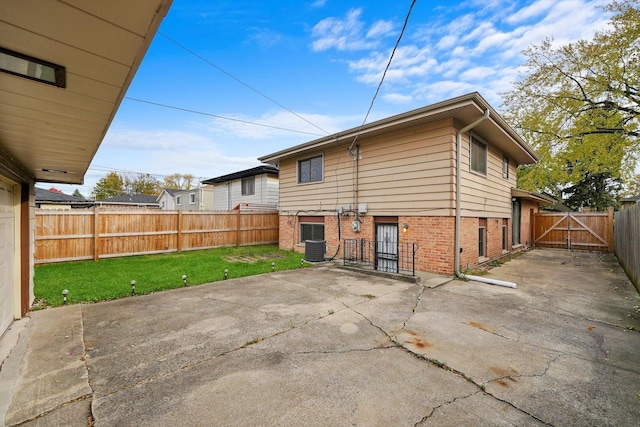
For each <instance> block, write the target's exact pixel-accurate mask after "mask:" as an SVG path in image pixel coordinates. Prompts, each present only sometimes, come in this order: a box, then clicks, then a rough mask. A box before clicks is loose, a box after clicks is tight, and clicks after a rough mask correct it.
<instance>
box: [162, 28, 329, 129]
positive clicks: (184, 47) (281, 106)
mask: <svg viewBox="0 0 640 427" xmlns="http://www.w3.org/2000/svg"><path fill="white" fill-rule="evenodd" d="M158 34H160V35H161V36H162V37H164V38H166V39H167V40H169V41H170V42H171V43H173V44H175V45H176V46H178V47H180V48H181V49H184V50H185V51H186V52H188V53H190V54H191V55H193V56H195V57H196V58H198V59H200V60H201V61H203V62H205V63H206V64H208V65H210V66H212V67H213V68H215V69H216V70H218V71H220V72H221V73H223V74H226V75H227V76H228V77H230V78H232V79H233V80H235V81H237V82H238V83H240V84H241V85H243V86H245V87H246V88H248V89H250V90H252V91H254V92H255V93H257V94H258V95H260V96H262V97H263V98H265V99H267V100H269V101H271V102H272V103H274V104H276V105H277V106H278V107H280V108H282V109H284V110H286V111H288V112H290V113H291V114H293V115H294V116H296V117H298V118H299V119H301V120H304V121H305V122H307V123H308V124H310V125H311V126H313V127H315V128H316V129H319V130H321V131H322V132H324V133H325V134H327V135H328V134H329V132H327V131H326V130H324V129H322V128H321V127H320V126H318V125H316V124H315V123H313V122H311V121H310V120H308V119H306V118H304V117H302V116H301V115H300V114H298V113H296V112H295V111H293V110H291V109H289V108H287V107H285V106H284V105H282V104H281V103H279V102H278V101H276V100H275V99H273V98H271V97H270V96H268V95H266V94H264V93H263V92H261V91H259V90H258V89H256V88H254V87H253V86H251V85H250V84H248V83H245V82H244V81H242V80H240V79H239V78H238V77H236V76H234V75H233V74H231V73H230V72H228V71H226V70H224V69H222V68H220V67H219V66H217V65H216V64H214V63H213V62H211V61H209V60H208V59H207V58H205V57H203V56H202V55H199V54H198V53H196V52H194V51H193V50H191V49H189V48H188V47H186V46H185V45H183V44H181V43H179V42H177V41H176V40H174V39H172V38H171V37H169V36H168V35H166V34H164V33H162V32H160V31H158ZM303 133H306V132H303ZM310 135H313V134H310Z"/></svg>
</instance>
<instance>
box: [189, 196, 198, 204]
mask: <svg viewBox="0 0 640 427" xmlns="http://www.w3.org/2000/svg"><path fill="white" fill-rule="evenodd" d="M189 204H192V205H195V204H196V193H189Z"/></svg>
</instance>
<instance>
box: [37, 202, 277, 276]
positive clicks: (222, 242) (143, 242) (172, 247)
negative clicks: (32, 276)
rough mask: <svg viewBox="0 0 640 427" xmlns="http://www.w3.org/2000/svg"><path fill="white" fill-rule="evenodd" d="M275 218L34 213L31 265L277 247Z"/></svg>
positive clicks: (148, 212)
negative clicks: (211, 249)
mask: <svg viewBox="0 0 640 427" xmlns="http://www.w3.org/2000/svg"><path fill="white" fill-rule="evenodd" d="M278 229H279V221H278V213H277V212H249V211H242V212H241V211H240V210H237V211H229V212H227V211H215V212H213V211H212V212H202V211H197V212H196V211H193V212H191V211H187V212H183V211H162V210H139V211H132V210H127V211H120V210H100V209H96V210H80V209H77V210H76V209H72V210H66V211H55V210H48V209H36V232H35V246H36V248H35V252H36V253H35V263H36V264H42V263H50V262H62V261H77V260H86V259H94V260H98V259H100V258H111V257H121V256H130V255H142V254H156V253H163V252H180V251H187V250H194V249H207V248H216V247H222V246H248V245H259V244H267V243H278Z"/></svg>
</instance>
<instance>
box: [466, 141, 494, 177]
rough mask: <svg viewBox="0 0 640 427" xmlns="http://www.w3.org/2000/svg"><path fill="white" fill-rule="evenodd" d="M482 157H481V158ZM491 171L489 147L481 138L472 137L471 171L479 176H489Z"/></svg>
mask: <svg viewBox="0 0 640 427" xmlns="http://www.w3.org/2000/svg"><path fill="white" fill-rule="evenodd" d="M481 155H482V157H479V156H481ZM488 169H489V146H488V144H487V143H486V142H484V141H482V140H481V139H480V138H478V137H476V136H473V135H471V139H470V141H469V170H470V171H471V172H473V173H476V174H478V175H482V176H485V177H486V176H487V173H488Z"/></svg>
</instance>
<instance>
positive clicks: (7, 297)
mask: <svg viewBox="0 0 640 427" xmlns="http://www.w3.org/2000/svg"><path fill="white" fill-rule="evenodd" d="M14 221H15V217H14V213H13V188H12V187H11V186H10V185H8V184H5V183H4V182H2V181H0V335H2V334H3V333H4V331H5V330H6V329H7V328H8V327H9V325H10V324H11V322H12V321H13V301H14V295H13V257H14V256H15V252H14V238H15V234H14V229H15V228H14V227H15V226H14Z"/></svg>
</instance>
